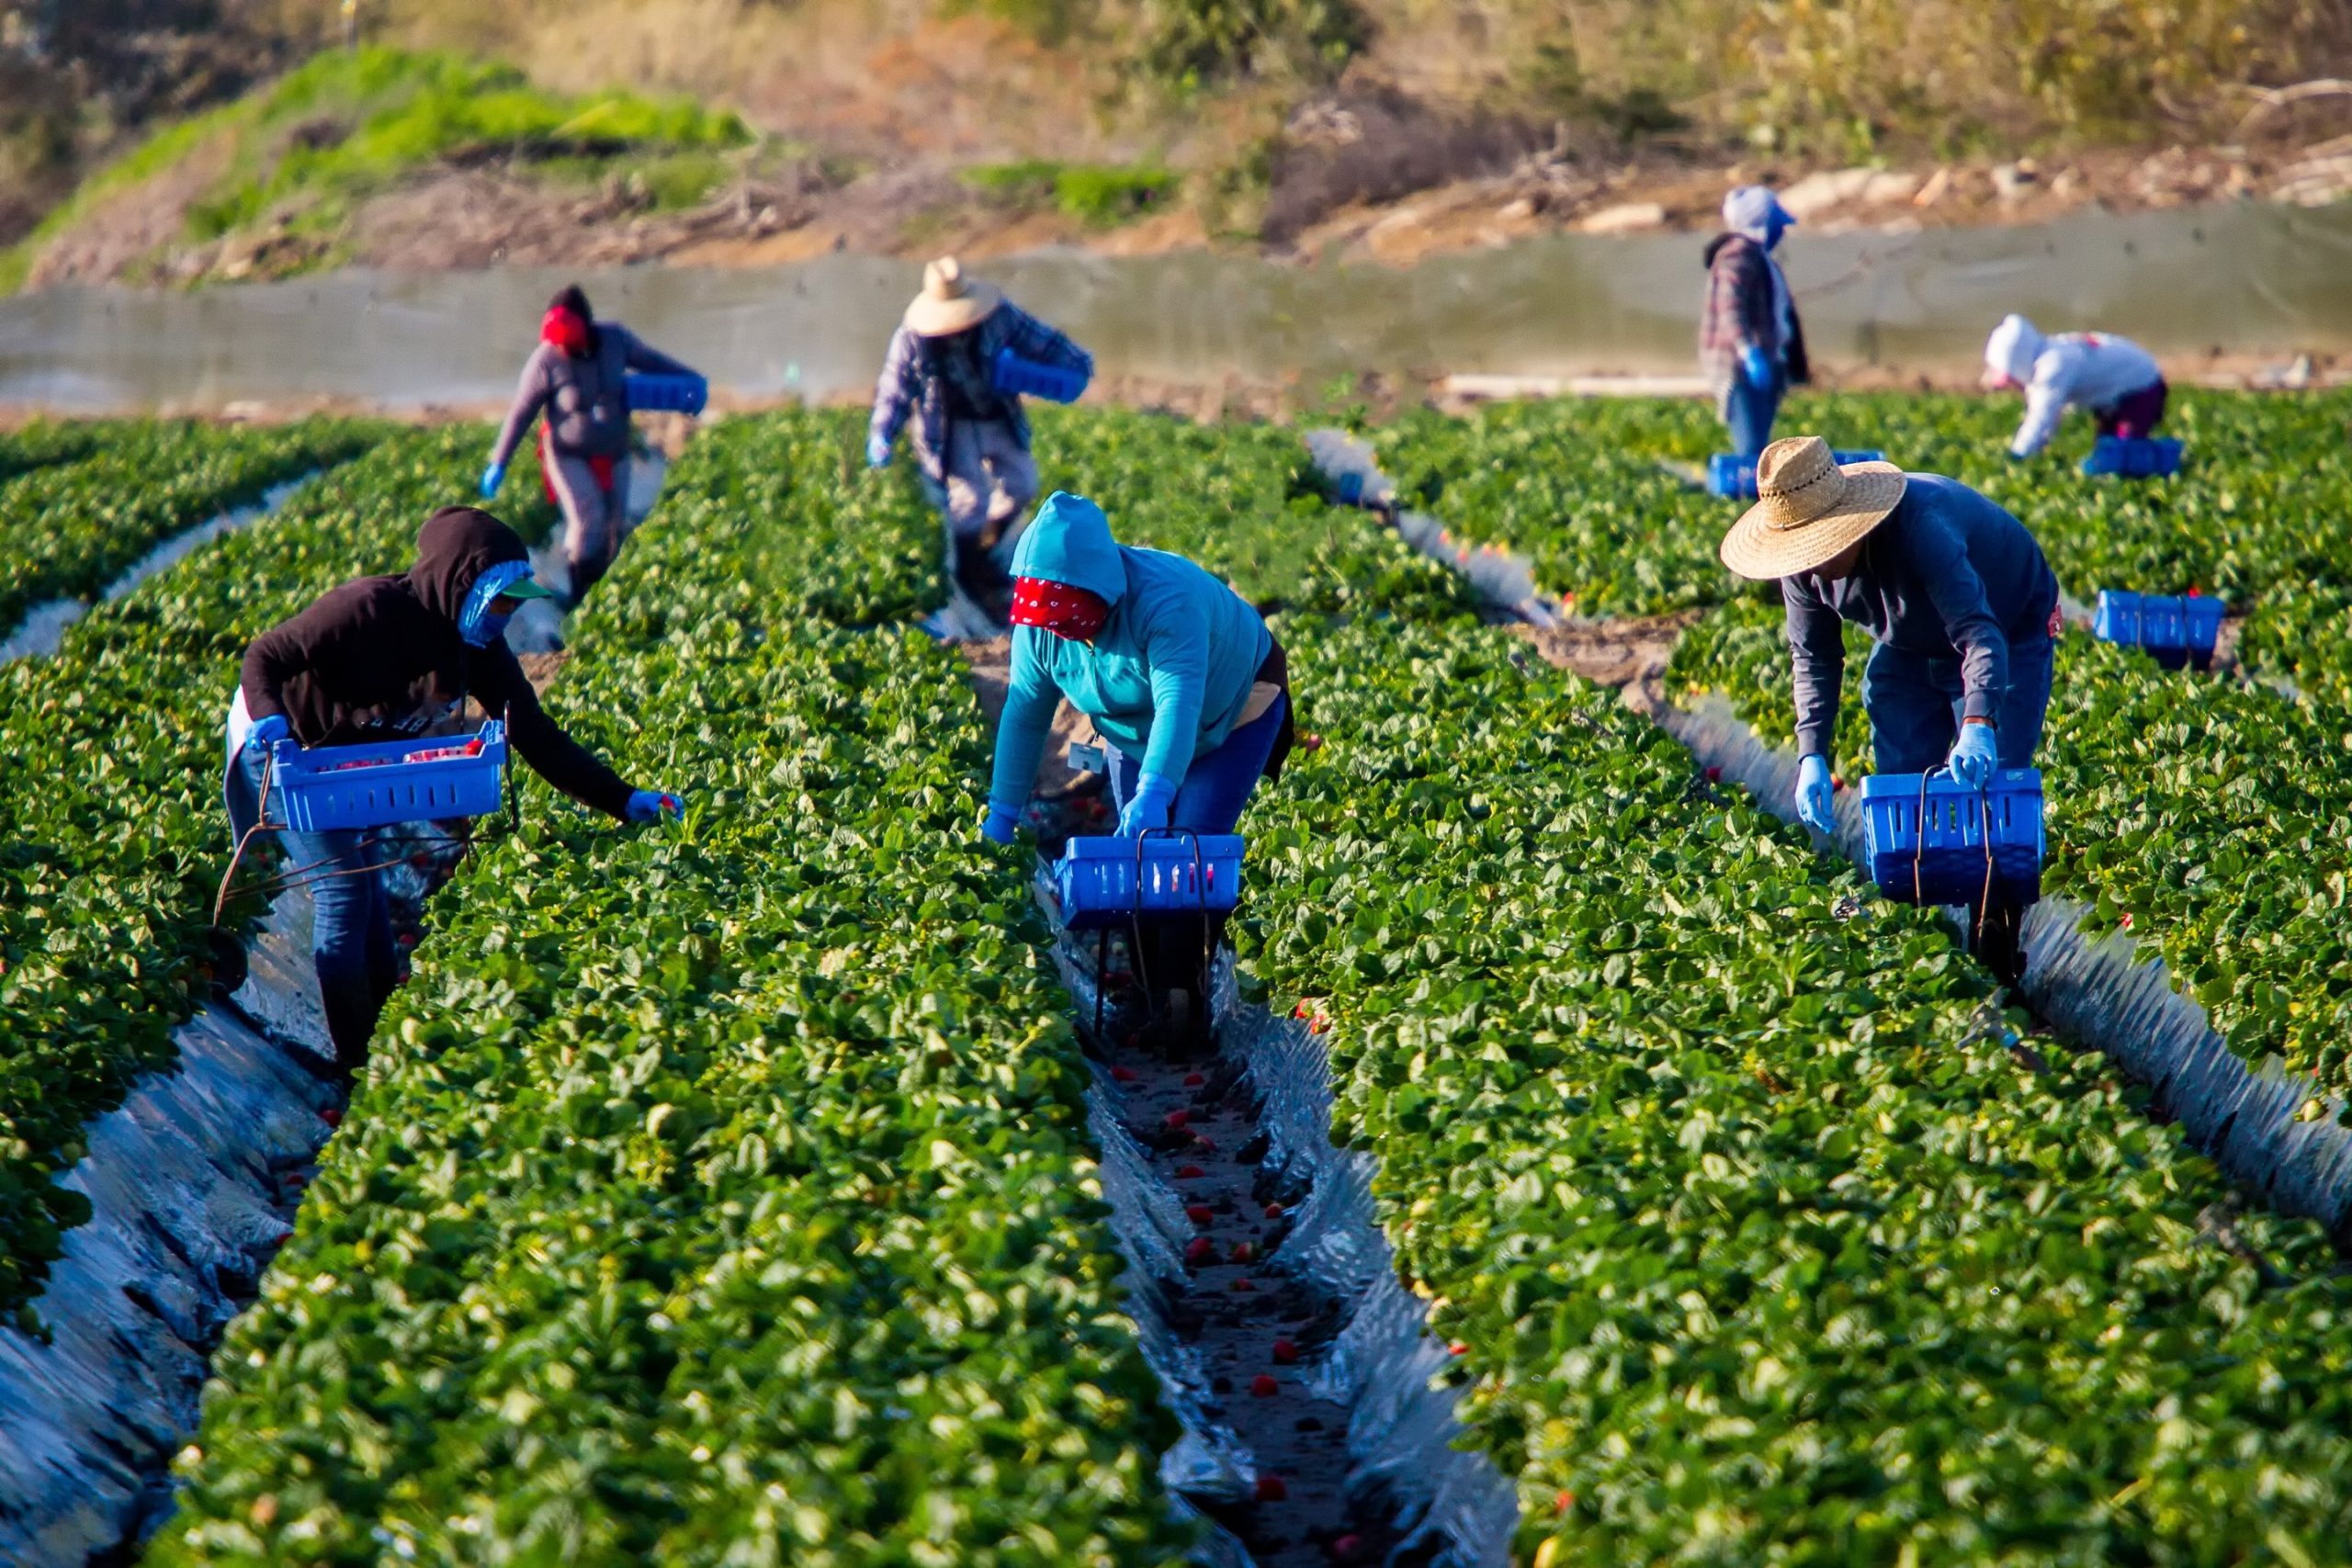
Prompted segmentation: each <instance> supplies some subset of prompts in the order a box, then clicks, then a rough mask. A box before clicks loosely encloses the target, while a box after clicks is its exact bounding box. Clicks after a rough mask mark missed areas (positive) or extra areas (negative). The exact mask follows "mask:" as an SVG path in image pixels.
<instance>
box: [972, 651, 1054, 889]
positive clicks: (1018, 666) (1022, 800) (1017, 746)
mask: <svg viewBox="0 0 2352 1568" xmlns="http://www.w3.org/2000/svg"><path fill="white" fill-rule="evenodd" d="M1060 703H1061V690H1060V688H1059V687H1057V686H1056V685H1055V684H1054V682H1053V678H1052V677H1051V676H1050V675H1048V674H1047V673H1046V668H1045V664H1044V661H1043V660H1040V659H1039V658H1038V657H1037V654H1036V649H1035V634H1024V633H1023V632H1015V633H1014V634H1013V637H1012V677H1011V679H1010V681H1009V682H1007V683H1006V686H1005V694H1004V714H1003V716H1001V718H999V719H998V721H997V728H996V766H995V768H994V770H993V771H992V773H990V775H989V815H988V821H987V824H986V826H985V827H984V829H982V830H983V831H984V832H986V833H987V835H988V837H989V838H990V839H992V840H995V841H996V842H998V843H1001V844H1009V843H1011V842H1012V830H1013V828H1014V827H1015V826H1016V825H1017V824H1018V823H1019V822H1020V820H1021V812H1022V808H1023V807H1025V806H1027V805H1028V804H1029V789H1030V786H1031V785H1032V784H1035V782H1036V779H1037V766H1038V764H1039V763H1040V762H1042V761H1045V757H1046V740H1047V739H1049V738H1050V737H1051V735H1052V733H1053V724H1054V709H1055V708H1056V707H1057V706H1058V705H1060Z"/></svg>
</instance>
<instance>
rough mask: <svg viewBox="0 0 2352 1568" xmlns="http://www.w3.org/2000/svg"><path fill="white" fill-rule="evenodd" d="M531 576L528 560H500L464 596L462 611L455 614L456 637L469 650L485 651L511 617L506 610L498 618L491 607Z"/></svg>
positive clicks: (501, 634) (503, 630) (502, 632)
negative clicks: (510, 589)
mask: <svg viewBox="0 0 2352 1568" xmlns="http://www.w3.org/2000/svg"><path fill="white" fill-rule="evenodd" d="M530 575H531V563H530V562H528V561H521V560H510V561H501V562H500V563H499V564H498V565H496V566H494V567H492V568H491V569H490V570H488V571H485V572H483V573H482V574H481V577H480V578H478V579H476V580H475V581H474V586H473V591H472V592H469V593H468V594H467V595H466V605H465V608H464V609H462V610H460V611H458V636H459V637H463V638H464V639H465V641H466V646H468V647H469V648H488V647H489V646H490V645H491V644H492V643H493V642H496V641H497V640H498V639H499V638H500V637H502V636H503V635H504V634H505V631H506V623H507V622H509V621H511V620H513V619H514V618H515V616H514V613H513V612H512V611H509V612H508V613H507V614H505V615H498V614H495V613H494V612H492V609H491V607H490V606H491V604H492V603H493V602H494V601H495V600H496V599H497V598H498V596H499V595H500V594H502V593H503V592H506V591H507V590H508V589H509V588H512V587H513V586H515V584H516V583H517V582H520V581H523V580H524V579H525V578H526V577H528V576H530Z"/></svg>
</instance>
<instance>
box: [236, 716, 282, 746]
mask: <svg viewBox="0 0 2352 1568" xmlns="http://www.w3.org/2000/svg"><path fill="white" fill-rule="evenodd" d="M293 733H294V729H293V727H292V726H291V725H289V724H288V723H287V722H286V716H285V715H284V714H282V713H274V714H271V715H269V716H266V717H264V718H257V719H255V720H254V722H253V728H250V729H248V730H246V731H245V750H248V751H266V750H269V748H270V747H271V745H272V744H273V743H275V742H277V741H280V740H283V739H286V738H287V737H288V736H289V735H292V734H293Z"/></svg>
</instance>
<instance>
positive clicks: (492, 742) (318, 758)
mask: <svg viewBox="0 0 2352 1568" xmlns="http://www.w3.org/2000/svg"><path fill="white" fill-rule="evenodd" d="M505 768H506V726H505V725H503V724H502V723H500V722H499V721H498V720H497V719H492V720H491V721H490V722H489V723H487V724H485V725H483V726H482V727H481V730H480V731H479V732H477V733H475V734H473V735H470V736H452V735H436V736H431V737H428V738H426V739H423V740H401V741H394V742H391V743H390V744H387V745H379V746H313V747H311V748H310V749H308V750H304V749H303V748H302V747H300V746H299V745H297V744H296V743H295V742H293V741H291V740H280V741H278V742H277V744H276V746H275V747H274V748H273V749H272V750H271V761H270V769H271V773H270V801H271V803H272V804H273V805H274V806H275V807H276V808H277V809H276V815H277V817H278V818H279V819H280V820H281V821H283V822H284V824H285V825H286V826H287V827H288V828H290V829H293V830H294V831H295V832H298V833H321V832H326V831H328V830H330V829H342V828H383V827H389V826H390V825H391V824H393V823H395V822H430V821H437V820H440V819H442V818H450V817H487V816H490V815H491V814H492V813H493V812H495V811H497V809H498V805H499V784H500V782H501V779H502V777H503V774H504V772H505Z"/></svg>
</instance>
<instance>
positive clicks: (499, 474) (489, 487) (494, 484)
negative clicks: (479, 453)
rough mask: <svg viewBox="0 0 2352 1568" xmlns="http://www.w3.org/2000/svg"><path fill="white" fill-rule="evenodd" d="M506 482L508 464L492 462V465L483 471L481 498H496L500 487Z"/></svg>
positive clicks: (486, 499)
mask: <svg viewBox="0 0 2352 1568" xmlns="http://www.w3.org/2000/svg"><path fill="white" fill-rule="evenodd" d="M505 482H506V465H505V464H503V463H492V464H491V465H490V467H488V468H484V469H483V470H482V471H481V498H482V499H483V500H484V501H490V500H492V499H494V498H495V497H496V496H497V494H498V490H499V487H500V486H501V485H503V484H504V483H505Z"/></svg>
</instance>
